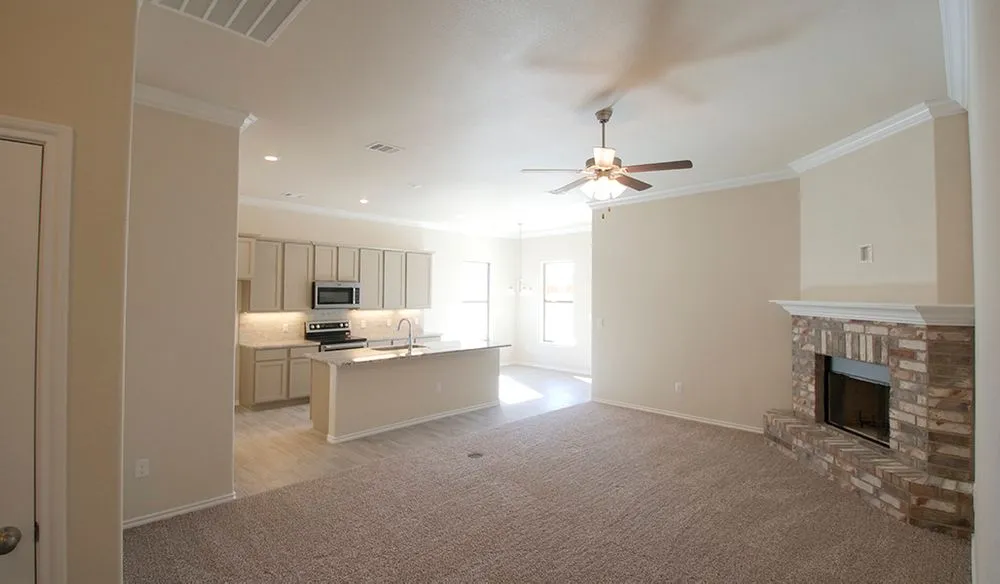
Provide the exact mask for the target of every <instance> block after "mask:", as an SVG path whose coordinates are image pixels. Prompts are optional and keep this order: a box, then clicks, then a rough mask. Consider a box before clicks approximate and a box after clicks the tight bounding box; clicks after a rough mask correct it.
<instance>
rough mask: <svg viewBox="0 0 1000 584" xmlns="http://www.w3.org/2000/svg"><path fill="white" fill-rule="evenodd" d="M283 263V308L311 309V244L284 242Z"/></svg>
mask: <svg viewBox="0 0 1000 584" xmlns="http://www.w3.org/2000/svg"><path fill="white" fill-rule="evenodd" d="M284 264H285V266H284V279H283V281H284V287H283V295H282V306H283V307H284V309H285V310H296V311H299V310H310V309H312V283H313V267H314V266H313V246H312V244H310V243H285V253H284Z"/></svg>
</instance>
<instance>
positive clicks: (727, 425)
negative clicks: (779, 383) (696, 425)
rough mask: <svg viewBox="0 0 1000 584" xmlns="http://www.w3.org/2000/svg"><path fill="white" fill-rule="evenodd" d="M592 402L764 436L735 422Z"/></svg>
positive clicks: (761, 430)
mask: <svg viewBox="0 0 1000 584" xmlns="http://www.w3.org/2000/svg"><path fill="white" fill-rule="evenodd" d="M591 401H593V402H596V403H599V404H605V405H609V406H615V407H619V408H627V409H630V410H639V411H640V412H649V413H651V414H659V415H661V416H670V417H672V418H680V419H682V420H691V421H692V422H701V423H702V424H711V425H713V426H722V427H723V428H732V429H733V430H743V431H744V432H753V433H754V434H763V433H764V429H763V428H760V427H758V426H747V425H745V424H736V423H733V422H726V421H725V420H713V419H712V418H702V417H701V416H692V415H691V414H684V413H681V412H672V411H670V410H658V409H656V408H649V407H646V406H640V405H636V404H629V403H625V402H619V401H614V400H610V399H600V398H593V399H592V400H591Z"/></svg>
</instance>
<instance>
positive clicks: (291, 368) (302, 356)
mask: <svg viewBox="0 0 1000 584" xmlns="http://www.w3.org/2000/svg"><path fill="white" fill-rule="evenodd" d="M317 350H318V349H317V348H316V347H292V348H287V349H286V348H278V349H255V348H253V347H245V346H240V359H239V364H240V365H239V367H240V371H239V401H240V405H241V406H244V407H248V408H252V407H254V406H258V405H262V404H273V403H279V402H282V401H287V400H301V399H303V398H308V397H309V393H310V391H311V387H310V386H311V383H312V367H311V364H310V363H309V358H308V357H306V355H308V354H309V353H314V352H316V351H317Z"/></svg>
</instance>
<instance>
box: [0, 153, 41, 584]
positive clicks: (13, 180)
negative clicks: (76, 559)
mask: <svg viewBox="0 0 1000 584" xmlns="http://www.w3.org/2000/svg"><path fill="white" fill-rule="evenodd" d="M41 186H42V147H41V146H38V145H35V144H25V143H22V142H13V141H10V140H4V139H0V280H2V284H0V429H2V434H3V439H2V440H0V477H3V481H2V482H0V554H2V555H0V582H3V583H5V584H29V583H34V582H35V538H34V526H35V318H36V311H37V306H36V293H37V285H38V222H39V218H40V217H39V211H40V207H41ZM18 535H19V537H18ZM15 540H17V541H16V546H15V545H14V544H15Z"/></svg>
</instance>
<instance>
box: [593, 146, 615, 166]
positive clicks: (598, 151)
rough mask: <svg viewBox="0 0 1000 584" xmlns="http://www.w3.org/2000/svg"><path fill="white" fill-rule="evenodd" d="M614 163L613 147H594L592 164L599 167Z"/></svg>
mask: <svg viewBox="0 0 1000 584" xmlns="http://www.w3.org/2000/svg"><path fill="white" fill-rule="evenodd" d="M614 165H615V149H614V148H594V166H596V167H597V168H601V169H606V168H612V167H613V166H614Z"/></svg>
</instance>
